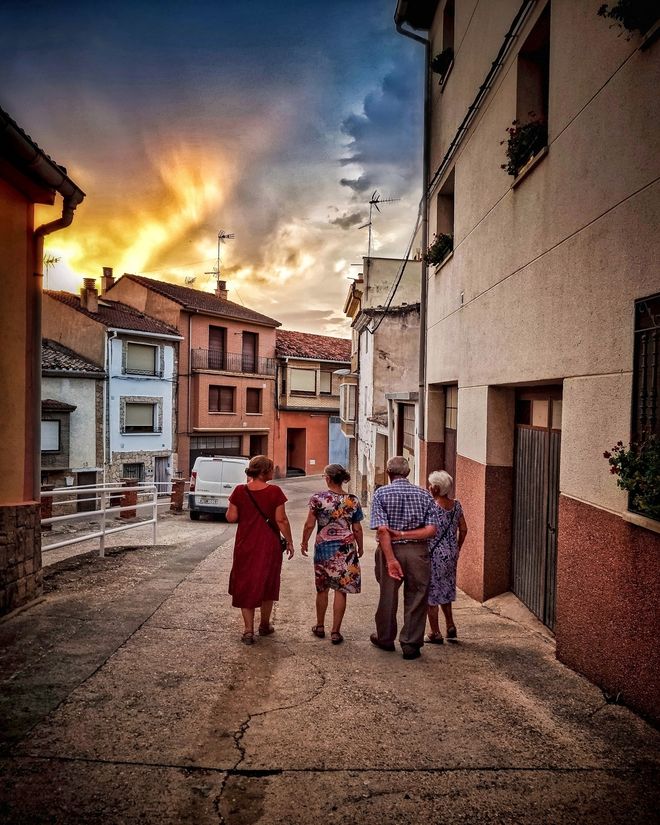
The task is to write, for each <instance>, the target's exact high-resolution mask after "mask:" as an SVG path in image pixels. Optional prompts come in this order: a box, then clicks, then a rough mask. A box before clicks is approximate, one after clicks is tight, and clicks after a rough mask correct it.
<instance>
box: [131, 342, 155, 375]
mask: <svg viewBox="0 0 660 825" xmlns="http://www.w3.org/2000/svg"><path fill="white" fill-rule="evenodd" d="M157 360H158V347H154V346H152V345H151V344H133V343H128V344H126V372H131V373H135V374H137V375H156V373H157V371H158V370H157Z"/></svg>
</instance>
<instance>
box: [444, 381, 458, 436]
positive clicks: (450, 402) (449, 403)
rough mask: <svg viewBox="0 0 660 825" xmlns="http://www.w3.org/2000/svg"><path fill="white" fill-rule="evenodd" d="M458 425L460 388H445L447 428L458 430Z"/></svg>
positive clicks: (452, 386) (453, 385)
mask: <svg viewBox="0 0 660 825" xmlns="http://www.w3.org/2000/svg"><path fill="white" fill-rule="evenodd" d="M457 425H458V387H457V386H456V385H455V384H452V385H451V386H448V387H445V427H446V428H447V429H448V430H456V429H457Z"/></svg>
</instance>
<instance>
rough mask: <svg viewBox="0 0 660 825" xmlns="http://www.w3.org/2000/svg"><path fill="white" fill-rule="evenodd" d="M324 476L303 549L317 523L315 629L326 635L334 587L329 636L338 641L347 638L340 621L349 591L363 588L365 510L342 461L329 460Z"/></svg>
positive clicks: (312, 506) (307, 523) (314, 498)
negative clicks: (350, 486) (349, 490)
mask: <svg viewBox="0 0 660 825" xmlns="http://www.w3.org/2000/svg"><path fill="white" fill-rule="evenodd" d="M324 476H325V483H326V485H327V488H328V489H327V490H323V491H322V492H320V493H316V494H315V495H313V496H312V497H311V498H310V500H309V513H308V515H307V520H306V521H305V526H304V527H303V536H302V544H301V547H300V550H301V553H302V554H303V556H306V555H307V552H308V548H307V545H308V542H309V537H310V535H311V534H312V530H313V529H314V527H315V526H316V525H318V531H317V533H316V542H315V544H314V578H315V581H316V624H315V625H314V627H313V628H312V633H313V634H314V635H315V636H317V637H318V638H319V639H322V638H324V636H325V626H324V622H325V612H326V610H327V608H328V594H329V592H330V590H334V592H335V595H334V599H333V605H332V632H331V634H330V640H331V642H332V643H333V644H334V645H338V644H341V643H342V642H343V641H344V637H343V636H342V635H341V623H342V619H343V618H344V612H345V611H346V594H347V593H359V592H360V562H359V559H360V556H361V555H362V552H363V551H362V525H361V524H360V522H361V521H362V519H363V518H364V513H363V512H362V507H361V506H360V501H359V499H358V498H357V496H354V495H352V494H351V493H347V492H346V491H345V490H344V489H343V488H342V484H345V483H346V482H347V481H350V479H351V477H350V475H349V474H348V473H347V472H346V470H345V469H344V468H343V467H342V466H341V464H329V465H328V466H327V467H326V468H325V470H324Z"/></svg>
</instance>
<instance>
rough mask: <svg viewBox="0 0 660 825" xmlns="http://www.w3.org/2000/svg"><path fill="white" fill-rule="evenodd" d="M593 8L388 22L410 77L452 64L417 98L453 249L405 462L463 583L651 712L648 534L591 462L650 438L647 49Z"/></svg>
mask: <svg viewBox="0 0 660 825" xmlns="http://www.w3.org/2000/svg"><path fill="white" fill-rule="evenodd" d="M596 6H597V4H596ZM596 6H594V4H593V3H590V2H586V1H585V0H580V2H573V0H551V2H541V1H540V2H527V3H522V4H521V3H520V2H519V0H493V2H491V3H488V4H483V3H482V4H479V3H476V2H472V0H465V1H464V2H461V0H456V2H452V1H451V0H442V1H441V2H436V3H416V2H412V0H400V2H399V4H398V6H397V11H396V19H397V23H398V25H399V27H400V28H403V27H405V28H406V30H408V31H410V30H411V29H414V30H415V31H414V33H415V34H416V35H417V36H418V37H421V38H422V39H424V40H426V39H427V40H428V45H427V46H425V47H424V51H425V53H426V55H427V59H429V60H430V59H431V58H433V57H434V56H436V55H438V54H442V53H443V52H445V51H446V50H449V51H447V52H446V56H447V60H446V61H445V67H444V68H445V71H444V74H443V75H438V74H435V73H431V72H429V86H428V89H429V95H428V97H429V108H428V114H427V129H428V138H429V144H428V146H429V151H428V165H427V184H428V188H427V219H428V236H429V241H431V240H432V239H433V236H434V235H437V236H440V235H448V236H450V238H451V246H452V249H451V252H449V254H447V256H446V257H445V258H444V259H443V260H442V261H441V262H440V263H439V264H436V265H432V266H429V267H428V268H427V270H426V283H425V288H424V289H423V293H426V322H425V325H424V331H425V335H424V337H425V340H426V343H425V349H426V366H425V373H426V374H425V379H424V380H425V386H426V395H425V398H424V410H423V414H422V415H421V416H420V430H419V432H418V435H419V438H420V464H421V465H422V466H423V467H424V471H426V470H432V469H435V467H436V466H442V465H446V466H448V468H451V469H453V470H454V475H455V489H456V494H457V496H458V497H459V498H460V499H461V502H462V504H463V507H464V510H465V512H466V516H467V519H468V522H469V526H470V533H469V536H468V539H467V541H466V544H465V547H464V549H463V552H462V554H461V558H460V563H459V586H460V587H462V588H463V589H464V590H466V591H467V592H468V593H469V594H470V595H472V596H474V597H476V598H478V599H480V600H485V599H488V598H490V597H492V596H494V595H496V594H498V593H501V592H503V591H507V590H510V589H511V590H513V591H514V592H515V593H516V595H518V596H519V597H520V598H521V599H522V600H523V601H524V602H525V603H526V604H527V605H528V606H529V607H530V608H531V609H532V610H533V611H534V612H535V613H536V614H537V615H538V616H539V617H540V618H541V619H542V621H544V622H545V623H546V624H547V625H548V626H550V627H551V628H553V629H554V631H555V633H556V637H557V653H558V656H559V657H560V658H561V659H563V660H564V661H565V662H567V663H568V664H570V665H571V666H573V667H575V668H576V669H578V670H580V671H582V672H583V673H585V674H586V675H587V676H589V677H590V678H592V679H593V680H594V681H596V682H597V683H599V684H601V685H603V686H604V687H605V688H606V689H608V690H609V691H610V692H615V693H616V692H621V693H622V694H623V696H624V699H625V700H626V701H628V702H629V703H630V704H632V705H633V706H635V707H637V708H639V709H641V710H644V711H645V712H648V713H651V714H655V715H657V714H658V713H659V712H660V698H659V688H658V681H657V673H658V662H657V658H656V657H657V653H655V651H656V650H657V643H656V641H655V640H656V639H657V636H658V632H659V631H660V628H659V627H658V614H657V610H656V609H655V607H654V606H653V607H651V605H655V600H656V598H657V595H658V593H659V592H660V581H659V579H658V565H657V551H658V549H660V535H659V532H660V524H658V522H656V521H654V520H652V519H649V518H646V517H644V516H642V515H639V514H636V513H632V512H630V511H629V509H628V506H629V505H628V499H627V496H626V494H625V493H624V492H623V491H621V490H620V489H619V488H618V487H617V486H616V483H615V479H614V477H613V476H612V475H611V474H610V472H609V469H610V468H609V466H608V463H607V461H605V460H604V458H603V452H604V451H606V450H609V449H610V448H611V447H612V445H614V444H615V443H616V442H617V441H620V440H621V441H623V442H625V443H628V442H629V441H630V440H631V438H635V437H639V435H640V432H641V428H642V423H643V427H644V429H645V430H646V431H647V432H648V431H649V430H651V431H655V432H656V433H657V432H658V418H657V412H656V404H657V402H656V401H654V399H657V392H658V378H657V366H656V367H655V368H653V367H652V366H651V358H653V357H655V359H656V361H655V363H656V364H657V342H658V324H659V321H658V318H659V317H660V301H659V297H658V293H659V292H660V277H659V275H658V268H657V260H658V234H657V226H658V219H659V218H660V199H659V197H658V176H659V174H658V173H659V171H660V169H659V167H660V143H659V140H658V136H659V132H658V128H657V117H656V115H655V113H654V112H655V109H656V102H655V99H656V96H657V95H656V92H655V90H656V89H657V88H658V81H659V80H660V71H659V68H660V62H659V58H660V51H658V49H659V48H660V46H658V44H657V43H656V42H655V40H654V38H655V35H654V33H653V30H651V31H649V32H647V33H646V34H645V35H643V34H642V33H640V32H639V31H636V32H631V33H628V32H626V33H625V34H627V35H628V34H629V37H626V36H623V37H622V36H617V34H618V32H617V30H616V29H612V28H611V26H610V25H609V22H608V21H606V20H604V19H603V18H601V17H599V16H598V15H597V13H596V12H597V7H596ZM420 51H421V50H420ZM422 91H423V90H420V93H422ZM515 120H517V121H519V123H518V131H517V134H514V135H513V137H515V138H518V141H517V142H516V141H515V140H514V142H513V145H512V146H511V149H512V152H513V153H514V155H515V152H516V151H517V150H519V149H520V147H523V148H524V142H522V141H520V139H519V138H520V127H521V126H525V127H526V128H527V129H528V132H527V134H528V135H532V136H534V137H535V139H536V144H535V147H534V150H533V152H528V157H524V156H523V157H521V156H520V152H519V154H518V156H517V157H514V159H515V160H516V162H517V166H515V167H514V169H513V170H511V169H510V170H509V171H513V172H514V173H515V174H509V173H508V172H507V170H506V169H503V168H501V167H502V164H506V163H507V156H506V154H505V152H506V150H507V148H508V145H507V142H508V140H509V137H510V136H511V133H508V132H507V131H506V130H507V128H508V127H511V126H512V122H513V121H515ZM528 124H531V125H530V126H528ZM515 131H516V130H515V128H514V132H515ZM523 137H524V136H523ZM503 141H504V145H502V142H503ZM423 300H424V299H423ZM644 335H646V336H647V338H648V347H653V346H654V347H655V355H652V354H651V351H650V350H648V351H647V352H646V355H645V356H644V357H645V358H646V359H647V360H646V361H645V362H644V364H642V362H641V361H640V358H641V356H640V352H639V342H640V340H641V337H640V336H642V337H643V336H644ZM645 340H646V338H645ZM636 341H637V346H636ZM653 342H655V343H653ZM645 346H646V345H645ZM631 410H632V414H631ZM640 416H641V417H640ZM642 420H643V421H642ZM640 422H642V423H640ZM654 559H655V561H654ZM650 594H654V595H653V596H652V597H651V598H650V599H649V596H650ZM633 603H634V605H635V608H634V610H632V609H631V606H632V604H633ZM622 649H623V650H624V651H625V653H624V655H623V656H622V655H621V650H622Z"/></svg>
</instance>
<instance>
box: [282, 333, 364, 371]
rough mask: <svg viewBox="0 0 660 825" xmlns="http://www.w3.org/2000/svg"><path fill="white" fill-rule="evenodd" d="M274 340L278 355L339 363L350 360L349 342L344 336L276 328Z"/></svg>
mask: <svg viewBox="0 0 660 825" xmlns="http://www.w3.org/2000/svg"><path fill="white" fill-rule="evenodd" d="M275 342H276V343H275V352H276V354H277V355H278V356H279V357H284V356H289V357H291V358H295V357H297V358H318V359H319V361H335V362H341V363H348V362H350V360H351V342H350V340H347V339H346V338H333V337H331V336H329V335H314V334H312V333H311V332H294V331H292V330H288V329H278V330H277V332H276V333H275Z"/></svg>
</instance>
